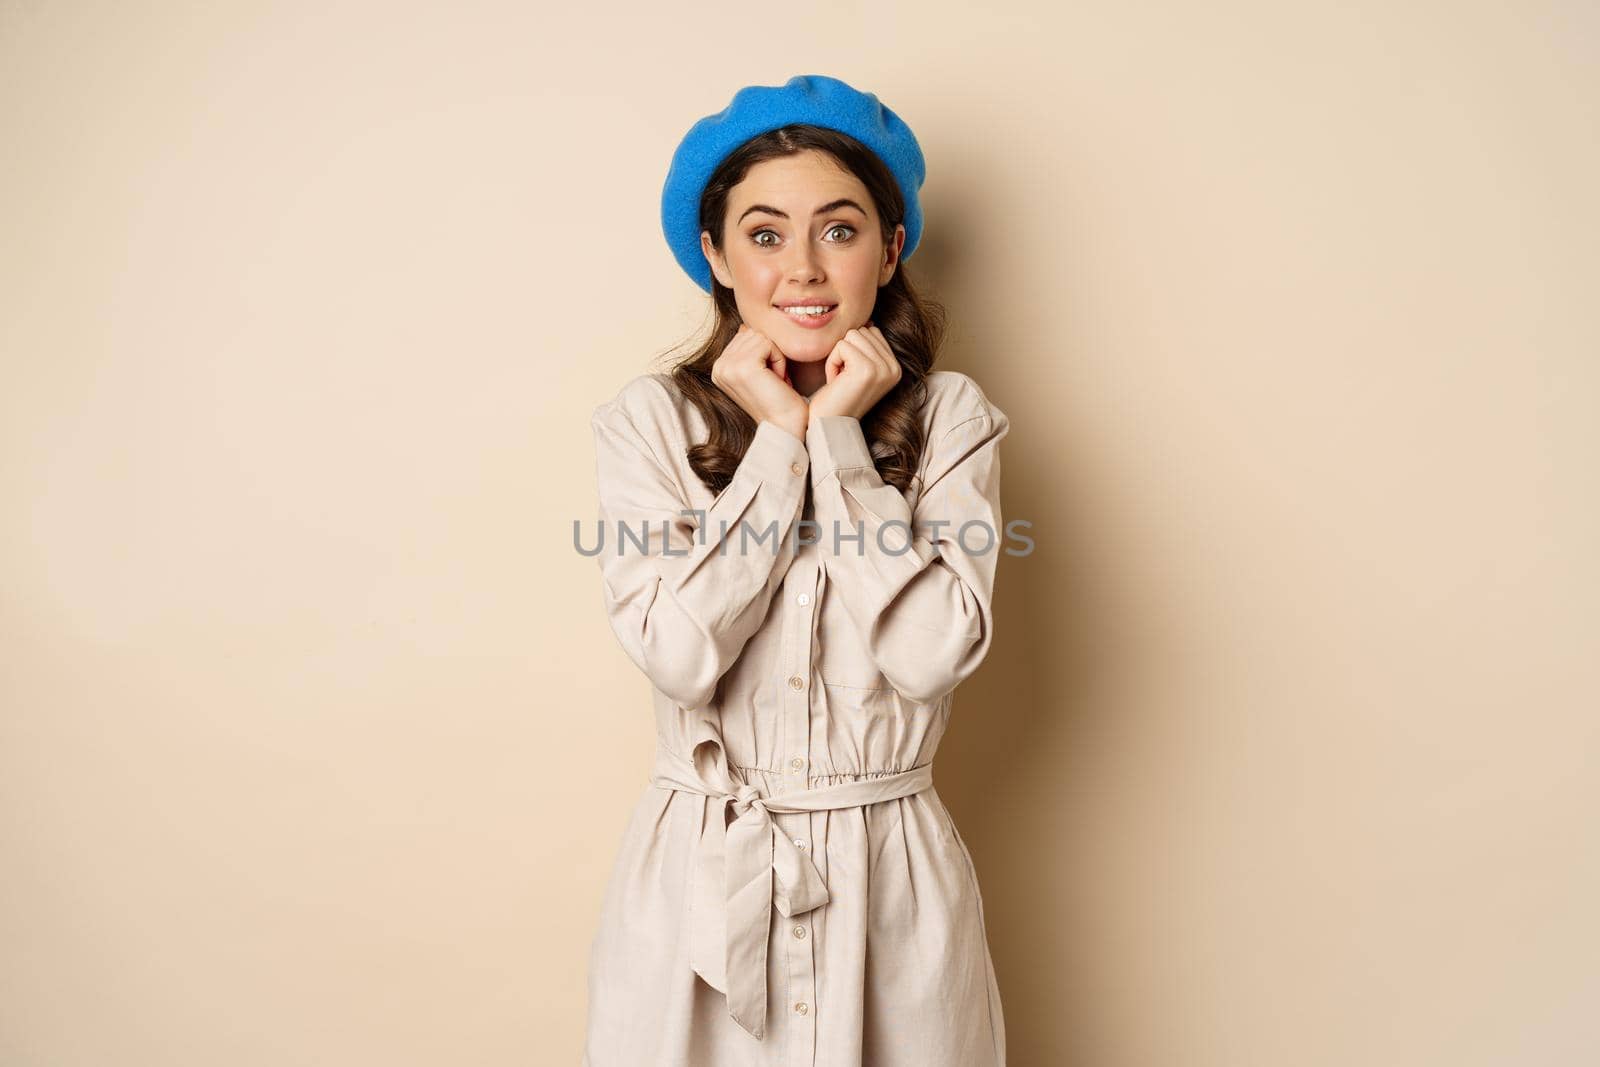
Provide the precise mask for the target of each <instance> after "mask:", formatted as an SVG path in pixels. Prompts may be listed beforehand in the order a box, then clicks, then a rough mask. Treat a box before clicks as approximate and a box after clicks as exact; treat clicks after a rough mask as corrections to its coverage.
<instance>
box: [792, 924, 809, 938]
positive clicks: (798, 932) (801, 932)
mask: <svg viewBox="0 0 1600 1067" xmlns="http://www.w3.org/2000/svg"><path fill="white" fill-rule="evenodd" d="M794 936H796V937H805V936H806V928H805V927H804V926H796V927H795V928H794Z"/></svg>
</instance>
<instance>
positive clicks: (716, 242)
mask: <svg viewBox="0 0 1600 1067" xmlns="http://www.w3.org/2000/svg"><path fill="white" fill-rule="evenodd" d="M813 149H814V150H817V151H821V152H826V153H827V154H828V155H830V156H832V157H833V158H834V159H835V160H836V161H837V162H838V163H839V165H840V166H842V167H843V168H844V169H846V170H847V171H849V172H850V173H852V174H854V175H855V176H856V177H857V178H859V179H860V180H861V183H862V184H863V185H865V186H866V187H867V192H868V193H869V194H870V195H871V196H872V201H873V204H874V205H875V206H876V209H877V212H878V223H879V226H880V229H881V233H882V235H883V237H884V239H885V242H887V240H888V238H889V237H891V236H892V235H893V234H894V231H895V227H896V226H898V225H899V224H900V223H902V222H904V221H905V198H904V197H903V196H901V195H900V186H899V185H898V184H896V182H895V180H894V175H893V174H892V173H890V171H889V168H888V166H886V165H885V164H884V162H883V160H882V159H880V158H879V157H878V155H877V153H875V152H873V151H872V150H871V149H870V148H868V147H867V146H866V145H864V144H862V143H861V142H860V141H858V140H856V139H855V138H854V137H851V136H849V135H848V134H843V133H840V132H838V131H837V130H830V129H826V128H824V127H821V126H812V125H809V124H791V125H788V126H784V127H782V128H780V129H776V130H771V131H769V132H767V133H763V134H760V135H758V136H756V137H753V138H751V139H750V140H748V141H746V142H745V143H744V144H743V145H741V146H740V147H739V148H737V149H736V150H735V151H734V152H733V154H732V155H730V156H729V157H728V158H727V159H725V160H724V161H723V162H722V164H721V165H720V166H719V167H718V168H717V169H716V171H715V172H714V173H713V174H712V175H711V180H710V181H709V182H707V183H706V188H705V192H704V193H702V194H701V197H700V228H701V229H702V230H708V231H710V234H711V243H712V245H713V247H715V248H716V249H717V250H718V251H721V250H722V248H723V247H724V246H723V241H724V239H725V237H726V235H725V234H724V232H723V223H724V221H725V219H726V217H727V207H728V196H729V194H730V193H731V192H732V191H733V188H734V186H736V185H738V184H739V183H740V182H741V181H743V180H744V177H745V174H746V173H747V172H748V171H749V170H750V168H751V167H753V166H754V165H755V164H757V163H761V162H764V161H766V160H769V159H778V158H781V157H784V156H793V155H798V154H799V153H801V152H804V151H807V150H813ZM885 247H887V244H886V245H885ZM711 310H712V323H711V334H710V336H709V337H708V338H707V339H706V340H705V342H704V343H703V344H702V345H700V347H699V348H698V349H696V350H695V351H693V352H691V353H690V354H689V355H688V356H686V357H685V358H683V359H682V360H680V361H679V362H678V363H677V364H676V365H675V366H673V368H672V371H671V375H672V380H673V383H674V384H675V385H676V386H677V387H678V389H679V390H680V391H681V392H682V393H683V395H684V396H685V398H687V399H688V401H689V402H690V403H692V404H693V405H694V406H695V408H696V409H698V410H699V412H700V414H701V415H702V416H703V417H704V418H705V423H706V427H707V429H708V431H709V434H710V436H709V437H708V438H707V439H706V440H705V441H703V442H701V443H699V444H691V445H690V446H689V449H688V458H689V466H690V467H691V468H692V469H693V470H694V472H695V474H696V475H698V476H699V478H700V480H701V481H702V482H703V483H705V485H706V486H707V487H708V488H709V489H710V490H711V491H712V492H721V491H722V489H723V488H724V487H725V486H726V485H727V484H728V482H729V481H731V480H732V478H733V474H734V471H735V469H736V468H737V467H738V466H739V462H740V460H742V459H743V458H744V454H745V451H746V449H748V448H749V447H750V441H751V439H752V438H753V437H754V436H755V431H756V423H755V420H754V419H752V418H751V417H750V415H749V414H748V413H747V412H746V411H745V410H744V409H743V408H741V407H740V406H739V405H738V404H737V403H735V402H734V400H733V398H732V397H730V396H728V394H726V393H724V392H723V391H722V389H721V388H719V387H718V386H717V385H716V383H715V382H713V381H712V380H711V367H712V365H713V364H714V363H716V361H717V358H718V357H719V356H721V355H722V352H723V350H724V349H725V348H727V347H728V344H729V342H731V341H732V340H733V338H734V336H735V335H737V334H738V332H739V326H740V324H741V323H742V322H743V320H742V319H741V318H740V316H739V309H738V305H737V304H736V302H735V301H734V295H733V290H732V289H729V288H728V287H727V286H725V285H723V284H722V283H721V282H719V281H718V280H717V278H716V275H715V274H713V275H712V278H711ZM872 323H873V325H874V326H876V327H877V328H878V329H879V331H880V332H882V334H883V336H884V339H885V340H886V341H888V342H889V347H890V348H891V349H892V350H893V351H894V354H895V357H896V358H897V359H898V360H899V361H900V380H899V381H898V382H896V383H895V385H894V388H892V389H890V390H889V392H887V393H885V394H884V396H883V397H882V398H881V399H880V400H879V401H878V402H877V404H875V405H873V408H872V410H871V411H869V412H867V414H866V415H865V416H864V417H863V418H862V419H861V429H862V434H863V436H865V437H866V439H867V444H868V447H869V448H870V449H871V452H872V460H873V464H874V465H875V466H876V467H877V469H878V476H879V477H881V478H882V479H883V480H884V482H885V483H887V484H889V485H893V486H894V487H895V488H897V489H899V490H900V491H901V492H905V491H906V490H907V489H908V488H909V487H910V485H911V481H912V479H913V477H914V476H915V474H916V471H917V466H918V463H919V461H920V460H921V457H922V450H923V447H924V445H925V444H926V442H925V441H924V440H923V434H922V423H921V420H920V418H919V417H918V413H919V412H920V411H921V409H922V404H923V401H924V400H925V399H926V396H927V386H926V384H925V381H924V379H926V377H927V375H928V372H929V371H930V370H932V369H933V361H934V358H935V356H936V355H937V354H938V351H939V346H940V344H941V343H942V342H943V340H944V333H945V324H946V315H945V310H944V307H943V305H941V304H940V303H939V302H938V301H936V300H933V299H931V298H929V297H925V296H921V295H919V294H918V293H917V291H916V289H915V287H913V285H912V284H911V279H910V277H909V276H908V275H907V273H906V265H905V262H904V260H902V261H901V262H899V263H897V264H896V265H895V271H894V274H893V275H892V276H891V277H890V279H889V280H888V281H887V282H885V283H884V284H883V285H882V286H880V287H879V289H878V297H877V303H876V305H875V306H874V308H873V311H872Z"/></svg>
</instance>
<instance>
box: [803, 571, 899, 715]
mask: <svg viewBox="0 0 1600 1067" xmlns="http://www.w3.org/2000/svg"><path fill="white" fill-rule="evenodd" d="M821 585H822V600H821V603H820V605H819V611H818V619H817V622H818V631H817V673H818V674H819V675H820V676H821V677H822V681H823V682H824V684H826V685H831V686H839V687H843V688H847V689H859V690H878V689H888V688H889V682H888V680H887V679H886V678H884V676H883V674H882V673H881V672H880V671H879V670H878V665H877V664H876V663H874V662H873V661H872V657H871V656H870V655H868V654H867V642H866V640H865V639H864V638H863V637H862V636H861V633H860V631H858V630H857V629H856V624H855V620H853V619H852V618H851V617H850V611H849V609H848V608H846V607H845V604H844V599H843V596H842V594H841V593H840V591H839V587H838V585H836V584H835V583H834V581H833V577H832V576H831V575H829V574H828V573H827V568H826V566H824V567H823V579H822V583H821Z"/></svg>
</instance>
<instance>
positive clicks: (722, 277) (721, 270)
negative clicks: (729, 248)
mask: <svg viewBox="0 0 1600 1067" xmlns="http://www.w3.org/2000/svg"><path fill="white" fill-rule="evenodd" d="M700 254H701V255H703V256H705V257H706V262H707V263H708V264H710V265H711V273H712V274H714V275H716V278H717V281H719V282H721V283H722V285H723V287H724V288H727V289H732V288H733V274H732V272H730V271H729V270H728V261H727V260H726V259H724V258H723V256H722V253H721V252H718V251H717V250H716V247H715V246H714V245H712V243H711V231H710V230H701V231H700Z"/></svg>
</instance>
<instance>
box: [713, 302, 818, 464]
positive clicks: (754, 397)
mask: <svg viewBox="0 0 1600 1067" xmlns="http://www.w3.org/2000/svg"><path fill="white" fill-rule="evenodd" d="M711 381H712V382H713V383H714V384H715V385H716V386H717V388H719V389H721V390H722V391H723V392H724V393H727V394H728V396H730V397H732V398H733V402H734V403H736V404H738V405H739V406H740V407H741V408H743V409H744V410H745V412H746V413H747V414H749V416H750V417H751V418H752V419H754V420H756V422H757V423H760V422H763V421H765V422H772V423H776V424H778V425H779V426H782V427H783V428H784V429H785V430H788V431H789V432H790V433H792V434H794V435H795V436H796V437H798V438H800V439H801V440H805V436H806V426H807V418H806V412H807V410H808V409H807V406H806V398H805V397H803V396H801V395H800V394H799V393H797V392H795V389H794V386H793V385H791V384H790V382H789V369H788V361H787V360H786V359H785V358H784V355H783V353H782V352H780V351H778V346H777V345H775V344H773V343H772V340H771V339H770V338H769V337H767V336H766V335H765V334H763V333H761V332H760V331H759V330H754V329H751V328H750V327H749V326H747V325H745V324H744V323H740V324H739V332H738V333H736V334H735V335H734V338H733V340H731V341H729V342H728V347H727V348H724V349H723V350H722V355H720V356H718V357H717V360H716V362H715V363H713V364H712V365H711Z"/></svg>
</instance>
